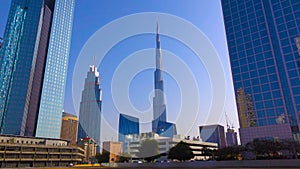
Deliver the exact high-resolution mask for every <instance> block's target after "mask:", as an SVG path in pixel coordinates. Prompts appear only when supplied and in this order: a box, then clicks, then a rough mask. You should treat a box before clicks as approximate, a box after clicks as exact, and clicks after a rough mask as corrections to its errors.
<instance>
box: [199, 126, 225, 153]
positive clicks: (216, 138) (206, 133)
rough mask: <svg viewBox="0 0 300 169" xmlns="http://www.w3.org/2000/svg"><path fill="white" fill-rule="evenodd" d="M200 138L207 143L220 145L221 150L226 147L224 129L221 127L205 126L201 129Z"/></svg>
mask: <svg viewBox="0 0 300 169" xmlns="http://www.w3.org/2000/svg"><path fill="white" fill-rule="evenodd" d="M199 131H200V137H201V139H202V140H203V141H205V142H212V143H218V146H219V148H222V147H225V146H226V140H225V132H224V127H223V126H221V125H205V126H200V127H199Z"/></svg>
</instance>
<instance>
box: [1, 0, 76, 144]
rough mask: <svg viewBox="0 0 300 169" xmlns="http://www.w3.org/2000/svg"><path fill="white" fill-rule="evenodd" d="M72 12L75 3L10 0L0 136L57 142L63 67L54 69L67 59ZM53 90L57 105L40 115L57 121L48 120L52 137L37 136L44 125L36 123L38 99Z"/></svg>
mask: <svg viewBox="0 0 300 169" xmlns="http://www.w3.org/2000/svg"><path fill="white" fill-rule="evenodd" d="M73 8H74V0H12V3H11V7H10V12H9V16H8V21H7V24H6V29H5V33H4V38H3V44H2V48H1V50H0V56H1V57H0V133H2V134H16V135H28V136H35V135H37V136H45V137H53V138H59V136H60V135H59V134H60V133H59V132H55V131H57V130H58V131H60V125H61V112H62V108H63V107H62V102H63V97H64V96H63V95H62V96H61V95H57V93H59V91H61V92H60V93H61V94H63V93H64V92H63V90H64V86H65V80H64V79H65V76H66V71H65V70H64V69H66V65H61V66H62V67H60V69H58V66H57V65H60V64H61V63H62V64H64V63H66V62H65V61H67V59H68V57H69V45H70V36H71V26H72V19H73ZM58 25H59V26H58ZM58 27H59V28H58ZM53 46H55V47H56V48H55V50H56V52H58V53H56V54H54V51H53V50H54V47H53ZM61 58H65V59H61ZM49 76H50V77H55V78H60V80H59V81H56V80H52V82H53V83H56V84H57V85H56V86H50V85H48V82H47V80H46V79H49V78H47V77H49ZM52 88H55V89H61V90H59V91H57V93H52V94H50V95H47V97H48V98H53V97H54V96H55V101H56V102H55V103H54V102H52V103H50V102H48V103H47V104H51V106H47V107H46V108H45V109H47V112H48V116H53V115H54V116H57V115H59V117H58V119H54V118H53V117H51V118H50V119H48V120H47V123H51V124H52V122H54V123H53V126H56V127H54V128H51V131H54V132H55V134H52V132H48V131H49V130H44V132H45V133H44V134H43V135H41V134H38V132H37V130H36V129H37V125H39V126H41V125H44V124H43V123H42V122H39V123H38V122H37V119H38V117H39V115H43V114H44V112H45V109H44V110H43V109H42V108H43V107H42V105H45V104H46V103H44V102H42V101H41V100H42V98H43V97H45V96H42V93H47V90H53V89H52ZM60 93H59V94H60ZM40 107H41V108H40ZM50 109H51V111H50ZM52 109H53V111H52ZM54 109H55V110H54ZM56 110H59V111H56ZM50 114H51V115H50ZM55 121H59V123H55Z"/></svg>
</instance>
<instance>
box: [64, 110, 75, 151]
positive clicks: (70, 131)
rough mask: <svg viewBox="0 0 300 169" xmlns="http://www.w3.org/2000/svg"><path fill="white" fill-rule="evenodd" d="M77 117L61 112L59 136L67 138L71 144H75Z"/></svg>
mask: <svg viewBox="0 0 300 169" xmlns="http://www.w3.org/2000/svg"><path fill="white" fill-rule="evenodd" d="M77 130H78V118H77V116H75V115H73V114H69V113H66V112H63V114H62V123H61V132H60V138H61V139H65V140H69V141H70V143H71V145H76V139H77Z"/></svg>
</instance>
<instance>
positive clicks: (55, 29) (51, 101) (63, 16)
mask: <svg viewBox="0 0 300 169" xmlns="http://www.w3.org/2000/svg"><path fill="white" fill-rule="evenodd" d="M74 6H75V0H55V7H54V14H53V21H52V28H51V34H50V40H49V46H48V54H47V60H46V67H45V73H44V79H43V88H42V95H41V98H40V105H39V115H38V120H37V127H36V136H37V137H50V138H60V128H61V120H62V110H63V103H64V93H65V85H66V78H67V65H68V59H69V52H70V45H71V34H72V24H73V13H74Z"/></svg>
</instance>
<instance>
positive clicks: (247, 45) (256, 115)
mask: <svg viewBox="0 0 300 169" xmlns="http://www.w3.org/2000/svg"><path fill="white" fill-rule="evenodd" d="M222 8H223V15H224V22H225V28H226V35H227V43H228V50H229V55H230V63H231V69H232V77H233V82H234V89H235V95H236V103H237V108H238V114H239V121H240V138H241V143H242V144H243V145H245V144H246V143H248V142H250V141H252V140H253V139H255V138H260V139H264V138H265V139H272V138H280V139H288V138H290V139H291V138H294V139H296V140H300V139H299V133H300V132H299V125H300V121H299V119H300V114H299V112H300V92H299V91H300V79H299V77H300V69H299V64H298V61H299V52H298V51H299V49H300V43H299V42H300V41H299V37H300V2H299V1H281V0H272V1H271V0H270V1H248V0H241V1H237V0H230V1H228V0H222Z"/></svg>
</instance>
